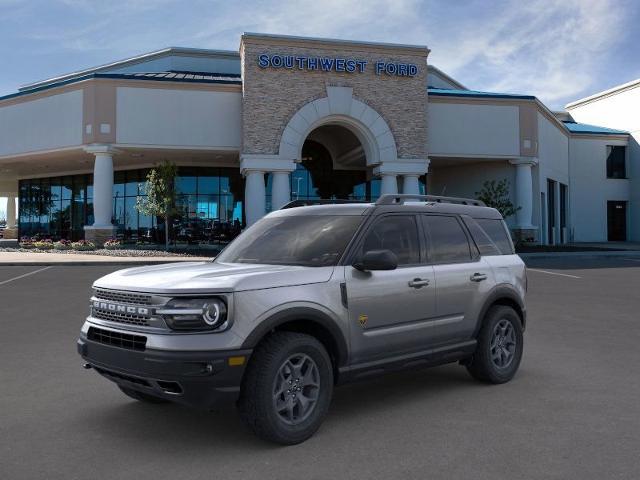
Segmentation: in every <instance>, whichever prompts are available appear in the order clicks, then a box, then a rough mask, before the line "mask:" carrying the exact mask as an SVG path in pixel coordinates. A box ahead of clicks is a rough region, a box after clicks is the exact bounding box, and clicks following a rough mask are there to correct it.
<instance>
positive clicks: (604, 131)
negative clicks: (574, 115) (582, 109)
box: [562, 120, 629, 135]
mask: <svg viewBox="0 0 640 480" xmlns="http://www.w3.org/2000/svg"><path fill="white" fill-rule="evenodd" d="M562 123H564V125H565V127H567V128H568V129H569V131H570V132H571V133H584V134H587V133H589V134H596V135H628V134H629V132H627V131H625V130H615V129H613V128H606V127H598V126H596V125H589V124H586V123H577V122H570V121H566V120H564V121H563V122H562Z"/></svg>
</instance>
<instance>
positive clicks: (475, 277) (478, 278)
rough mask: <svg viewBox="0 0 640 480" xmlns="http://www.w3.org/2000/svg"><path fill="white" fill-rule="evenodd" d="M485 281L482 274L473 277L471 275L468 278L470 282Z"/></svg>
mask: <svg viewBox="0 0 640 480" xmlns="http://www.w3.org/2000/svg"><path fill="white" fill-rule="evenodd" d="M486 279H487V276H486V275H485V274H484V273H474V274H473V275H471V278H470V280H471V281H472V282H481V281H483V280H486Z"/></svg>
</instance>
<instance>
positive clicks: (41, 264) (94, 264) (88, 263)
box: [0, 260, 206, 268]
mask: <svg viewBox="0 0 640 480" xmlns="http://www.w3.org/2000/svg"><path fill="white" fill-rule="evenodd" d="M191 261H194V262H202V261H206V260H191ZM184 262H185V260H177V261H172V260H147V261H143V260H140V261H137V260H135V261H128V262H123V261H119V262H118V261H113V262H111V261H109V262H95V261H93V262H92V261H86V262H85V261H79V262H40V261H36V262H0V268H1V267H28V266H33V267H57V266H61V267H100V266H107V267H108V266H110V265H115V266H127V265H129V266H132V267H137V266H142V265H162V264H165V263H184Z"/></svg>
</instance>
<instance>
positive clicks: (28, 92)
mask: <svg viewBox="0 0 640 480" xmlns="http://www.w3.org/2000/svg"><path fill="white" fill-rule="evenodd" d="M94 78H112V79H121V80H143V81H147V82H177V83H209V84H223V85H242V80H240V79H238V80H212V79H193V78H182V79H180V78H178V79H176V78H162V77H160V78H151V77H142V76H139V75H138V76H135V75H133V74H127V73H89V74H87V75H82V76H80V77H73V78H70V79H68V80H62V81H59V82H55V83H48V84H45V85H42V86H39V87H35V88H31V89H29V90H22V91H19V92H16V93H10V94H8V95H4V96H1V97H0V102H1V101H3V100H9V99H12V98H18V97H24V96H27V95H31V94H33V93H38V92H42V91H45V90H50V89H53V88H58V87H63V86H65V85H71V84H74V83H80V82H84V81H86V80H91V79H94Z"/></svg>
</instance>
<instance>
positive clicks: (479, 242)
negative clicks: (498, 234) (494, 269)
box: [463, 217, 502, 255]
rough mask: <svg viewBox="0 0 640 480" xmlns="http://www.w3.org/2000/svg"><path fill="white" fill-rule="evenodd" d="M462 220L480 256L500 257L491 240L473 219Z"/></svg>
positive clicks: (499, 252)
mask: <svg viewBox="0 0 640 480" xmlns="http://www.w3.org/2000/svg"><path fill="white" fill-rule="evenodd" d="M463 219H464V223H465V224H466V225H467V228H468V229H469V232H470V233H471V236H472V237H473V241H474V242H475V244H476V246H477V247H478V250H479V251H480V254H481V255H502V252H501V251H500V249H499V248H498V247H497V246H496V244H495V243H494V242H493V240H491V238H490V237H489V235H487V233H486V232H485V231H484V230H483V229H482V227H481V226H480V225H478V224H477V223H476V221H475V220H474V219H473V218H471V217H463Z"/></svg>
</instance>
